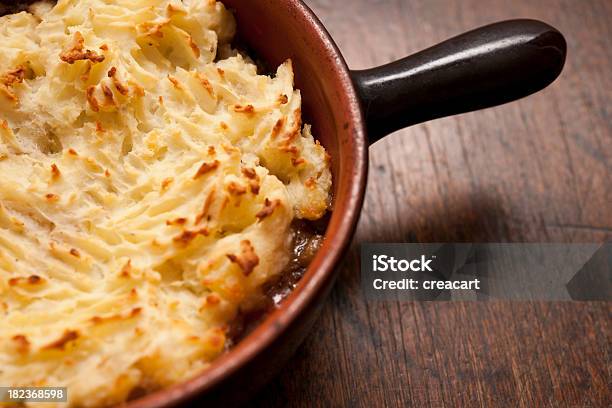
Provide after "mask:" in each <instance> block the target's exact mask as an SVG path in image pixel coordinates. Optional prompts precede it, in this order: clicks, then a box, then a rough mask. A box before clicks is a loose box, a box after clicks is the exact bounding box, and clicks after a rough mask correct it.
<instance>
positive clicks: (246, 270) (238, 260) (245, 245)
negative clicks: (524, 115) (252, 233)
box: [227, 239, 259, 276]
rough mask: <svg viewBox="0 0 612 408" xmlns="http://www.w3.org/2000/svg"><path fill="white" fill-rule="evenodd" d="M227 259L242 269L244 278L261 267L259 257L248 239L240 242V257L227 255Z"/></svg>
mask: <svg viewBox="0 0 612 408" xmlns="http://www.w3.org/2000/svg"><path fill="white" fill-rule="evenodd" d="M227 258H228V259H229V260H230V261H231V262H233V263H235V264H236V265H238V266H239V267H240V269H242V273H243V274H244V276H249V275H250V274H251V273H252V272H253V269H255V267H256V266H257V265H259V257H258V256H257V254H256V253H255V248H253V245H251V241H249V240H248V239H245V240H243V241H240V255H235V254H227Z"/></svg>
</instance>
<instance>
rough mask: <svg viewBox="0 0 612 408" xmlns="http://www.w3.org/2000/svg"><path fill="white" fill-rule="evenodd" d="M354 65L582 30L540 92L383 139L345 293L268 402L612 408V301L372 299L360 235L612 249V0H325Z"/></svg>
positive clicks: (345, 275)
mask: <svg viewBox="0 0 612 408" xmlns="http://www.w3.org/2000/svg"><path fill="white" fill-rule="evenodd" d="M307 3H308V4H309V5H310V6H311V7H312V8H313V9H314V11H315V12H316V13H317V14H318V15H319V17H320V18H321V19H322V21H323V22H324V24H325V25H326V26H327V28H328V30H329V31H330V33H331V34H332V36H333V37H334V38H335V40H336V42H337V43H338V45H339V47H340V49H341V50H342V51H343V53H344V55H345V57H346V59H347V61H348V63H349V66H350V67H351V68H366V67H372V66H375V65H379V64H383V63H386V62H389V61H391V60H394V59H397V58H400V57H402V56H405V55H408V54H411V53H413V52H416V51H418V50H420V49H423V48H425V47H428V46H430V45H433V44H435V43H436V42H439V41H442V40H444V39H446V38H448V37H450V36H453V35H456V34H459V33H461V32H463V31H465V30H468V29H471V28H475V27H478V26H480V25H484V24H487V23H490V22H494V21H498V20H502V19H508V18H520V17H529V18H536V19H541V20H543V21H545V22H548V23H549V24H551V25H553V26H555V27H557V28H558V29H559V30H560V31H561V32H563V33H564V34H565V36H566V38H567V40H568V60H567V63H566V67H565V70H564V72H563V74H562V76H561V77H560V78H559V79H558V80H557V81H556V82H555V83H554V84H553V85H552V86H551V87H549V88H548V89H546V90H544V91H543V92H540V93H539V94H537V95H534V96H531V97H529V98H527V99H524V100H521V101H519V102H517V103H512V104H508V105H505V106H501V107H498V108H495V109H488V110H485V111H480V112H475V113H469V114H465V115H461V116H457V117H453V118H447V119H442V120H437V121H433V122H429V123H426V124H424V125H419V126H415V127H412V128H409V129H406V130H403V131H401V132H397V133H395V134H393V135H391V136H389V137H387V138H385V139H384V140H382V141H380V142H378V143H376V144H375V145H374V146H372V147H371V148H370V177H369V184H368V188H367V192H366V199H365V206H364V210H363V214H362V217H361V220H360V223H359V226H358V230H357V233H356V236H355V239H354V241H353V244H352V247H351V250H350V252H349V253H348V255H347V257H346V261H345V263H344V265H343V267H342V269H341V273H340V276H339V279H338V282H337V284H336V286H335V289H334V291H333V293H332V296H331V299H330V300H329V301H328V302H327V304H326V306H325V308H324V310H323V313H322V316H321V318H320V319H319V320H318V322H317V324H316V327H315V328H314V329H313V331H312V333H311V334H310V336H309V337H308V338H307V340H306V341H305V343H304V344H303V345H302V346H301V347H300V349H299V350H298V352H297V354H296V356H295V357H294V358H293V359H292V360H291V362H290V363H289V364H288V365H287V366H286V367H285V368H284V369H283V370H282V372H281V373H280V375H279V376H278V378H277V379H276V380H275V381H273V382H272V383H271V384H270V385H269V386H267V387H266V388H265V389H264V390H263V391H262V392H261V394H260V395H259V397H258V398H257V399H256V401H255V403H254V404H253V405H255V406H279V407H280V406H289V407H301V406H308V407H311V406H321V407H323V406H350V407H353V406H364V407H371V406H381V405H386V406H414V407H463V406H468V407H471V406H487V407H488V406H495V407H498V406H499V407H510V406H519V407H606V406H610V404H611V397H610V394H611V391H610V377H609V376H610V372H611V364H610V362H611V361H610V356H609V352H610V341H611V338H612V336H611V332H610V326H609V324H610V323H609V322H610V318H611V316H612V307H611V303H597V302H592V303H571V302H565V303H563V302H557V303H550V302H489V303H485V302H481V303H460V302H457V303H444V302H432V303H420V302H406V303H393V302H378V303H377V302H368V301H366V300H365V299H364V296H363V295H362V293H361V291H360V288H359V264H358V254H359V244H360V243H361V242H368V241H370V242H371V241H380V242H385V241H386V242H403V241H406V242H411V241H421V242H427V241H430V242H458V241H466V242H500V241H515V242H603V241H606V240H608V241H609V240H610V237H611V236H612V209H611V204H610V203H612V188H611V183H610V179H611V167H612V143H611V142H612V114H611V111H610V97H611V96H612V75H611V73H612V62H611V61H612V45H611V39H612V24H611V21H612V1H610V0H580V1H578V0H537V1H536V0H513V1H507V0H489V1H484V0H345V1H337V0H309V1H307Z"/></svg>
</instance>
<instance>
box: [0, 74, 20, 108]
mask: <svg viewBox="0 0 612 408" xmlns="http://www.w3.org/2000/svg"><path fill="white" fill-rule="evenodd" d="M24 78H25V68H24V67H23V66H22V65H19V66H18V67H17V68H15V69H12V70H10V71H7V72H5V73H4V74H2V75H0V92H1V93H3V94H4V95H5V96H6V97H7V98H8V99H10V100H11V101H13V102H15V103H17V102H19V98H18V97H17V95H16V94H15V92H14V91H13V86H14V85H15V84H20V83H22V82H23V80H24Z"/></svg>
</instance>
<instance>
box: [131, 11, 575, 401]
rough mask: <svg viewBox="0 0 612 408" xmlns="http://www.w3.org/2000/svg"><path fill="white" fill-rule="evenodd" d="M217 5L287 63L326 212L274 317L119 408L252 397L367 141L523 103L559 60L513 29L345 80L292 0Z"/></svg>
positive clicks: (284, 337) (535, 26) (250, 39)
mask: <svg viewBox="0 0 612 408" xmlns="http://www.w3.org/2000/svg"><path fill="white" fill-rule="evenodd" d="M223 2H224V3H225V4H226V6H227V7H229V8H230V9H232V10H233V11H234V13H235V16H236V18H237V21H238V28H239V37H240V39H241V41H244V42H245V43H246V44H247V45H248V47H250V48H251V49H252V50H253V51H254V53H255V54H256V55H257V56H258V57H259V58H261V59H262V60H263V61H265V62H266V64H267V65H268V66H269V67H276V66H278V65H279V64H281V63H282V62H283V61H285V60H286V59H287V58H290V59H291V60H292V61H293V67H294V70H295V75H296V87H298V88H299V89H300V90H301V92H302V97H303V105H304V106H303V111H304V117H305V120H306V121H307V122H308V123H312V124H313V133H314V134H315V135H316V136H317V137H318V139H319V140H320V141H321V143H322V144H323V145H324V146H325V148H326V149H327V151H328V152H329V154H330V155H331V157H332V167H333V176H334V191H333V193H334V205H333V213H332V216H331V218H330V221H329V225H328V228H327V232H326V235H325V240H324V243H323V246H322V247H321V249H320V251H319V252H318V254H317V255H316V257H315V258H314V260H313V261H312V263H311V265H310V267H309V268H308V270H307V271H306V273H305V275H304V277H303V278H302V279H301V281H300V282H299V285H298V287H297V288H296V289H295V290H294V291H293V292H292V294H291V295H289V296H288V298H287V299H286V300H285V301H284V302H283V303H282V304H281V306H280V307H279V308H278V309H276V310H274V311H273V312H272V313H271V314H269V315H268V316H267V317H266V318H265V319H264V320H263V322H262V323H261V324H260V325H259V326H258V327H257V328H255V330H253V331H252V332H251V333H250V334H249V335H248V336H247V337H246V338H245V339H244V340H243V341H241V342H240V343H239V344H238V345H237V346H235V347H234V348H233V349H231V350H230V351H229V352H228V353H226V354H225V355H223V356H221V357H220V358H219V359H217V360H216V361H215V362H214V363H213V364H212V365H211V367H210V368H208V369H206V370H205V371H203V372H202V373H201V374H200V375H198V376H197V377H195V378H193V379H190V380H188V381H185V382H183V383H180V384H177V385H175V386H172V387H170V388H167V389H164V390H161V391H158V392H155V393H152V394H149V395H146V396H144V397H142V398H139V399H136V400H133V401H131V402H129V403H128V404H127V406H129V407H131V408H137V407H138V408H144V407H147V408H152V407H169V406H175V405H179V404H183V403H186V402H188V401H191V402H197V403H198V405H202V406H204V405H205V404H213V406H216V405H221V404H223V405H230V406H231V405H235V404H238V403H240V402H244V401H245V400H247V399H248V398H250V397H252V396H253V394H254V393H255V392H256V391H257V390H258V389H259V388H260V387H261V386H262V385H263V384H264V383H265V382H266V381H268V380H270V379H271V377H272V376H273V375H274V374H275V373H277V372H278V370H279V369H280V367H281V366H282V365H283V364H285V362H286V361H287V360H288V359H289V357H290V356H291V355H292V354H293V353H294V351H295V350H296V348H297V347H298V345H299V344H300V343H301V341H302V340H303V339H304V337H305V336H306V334H307V333H308V331H309V330H310V328H311V327H312V325H313V323H314V321H315V319H316V317H317V314H318V312H319V311H320V309H321V306H322V304H323V301H324V300H325V298H326V296H327V295H328V293H329V291H330V288H331V287H332V284H333V283H334V279H335V276H336V273H335V272H336V270H337V267H338V264H339V262H340V261H341V259H342V255H343V252H344V251H345V249H346V248H347V247H348V245H349V243H350V242H351V237H352V235H353V231H354V229H355V226H356V224H357V220H358V218H359V213H360V211H361V205H362V201H363V196H364V191H365V185H366V176H367V159H368V145H369V143H372V142H374V141H375V140H377V139H378V138H380V137H382V136H384V135H385V134H388V133H390V132H391V131H393V130H397V129H399V128H401V127H404V126H408V125H411V124H415V123H419V122H423V121H426V120H430V119H434V118H437V117H441V116H446V115H451V114H456V113H461V112H467V111H471V110H475V109H480V108H485V107H489V106H494V105H498V104H501V103H505V102H509V101H511V100H514V99H518V98H520V97H523V96H526V95H528V94H530V93H533V92H535V91H537V90H540V89H542V88H544V87H545V86H547V85H548V84H549V83H551V82H552V81H553V80H554V79H555V78H556V77H557V76H558V75H559V73H560V72H561V69H562V67H563V64H564V61H565V53H566V45H565V40H564V39H563V36H562V35H561V34H560V33H559V32H558V31H557V30H555V29H554V28H552V27H550V26H548V25H546V24H544V23H542V22H538V21H534V20H513V21H506V22H501V23H497V24H493V25H490V26H486V27H482V28H479V29H476V30H474V31H471V32H468V33H466V34H463V35H461V36H459V37H455V38H453V39H451V40H449V41H446V42H444V43H442V44H439V45H437V46H434V47H432V48H429V49H427V50H425V51H422V52H420V53H418V54H415V55H413V56H411V57H407V58H405V59H403V60H400V61H397V62H394V63H391V64H388V65H385V66H383V67H378V68H373V69H371V70H365V71H350V70H349V69H348V67H347V65H346V63H345V61H344V59H343V57H342V55H341V54H340V51H339V50H338V48H337V47H336V45H335V44H334V42H333V40H332V39H331V38H330V36H329V34H328V33H327V31H326V30H325V28H324V27H323V25H322V24H321V22H320V21H319V20H318V19H317V18H316V16H315V15H314V14H313V13H312V11H311V10H310V9H308V7H307V6H305V5H304V4H303V3H302V2H301V1H300V0H257V1H244V0H224V1H223ZM368 133H369V135H370V139H368V136H367V134H368ZM356 273H357V272H356Z"/></svg>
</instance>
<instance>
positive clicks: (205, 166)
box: [193, 160, 220, 180]
mask: <svg viewBox="0 0 612 408" xmlns="http://www.w3.org/2000/svg"><path fill="white" fill-rule="evenodd" d="M219 164H220V163H219V160H215V161H214V162H212V163H207V162H204V163H202V165H201V166H200V168H198V171H197V172H196V174H194V176H193V179H194V180H196V179H198V178H200V177H202V176H203V175H205V174H206V173H208V172H211V171H213V170H215V169H216V168H218V167H219Z"/></svg>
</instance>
